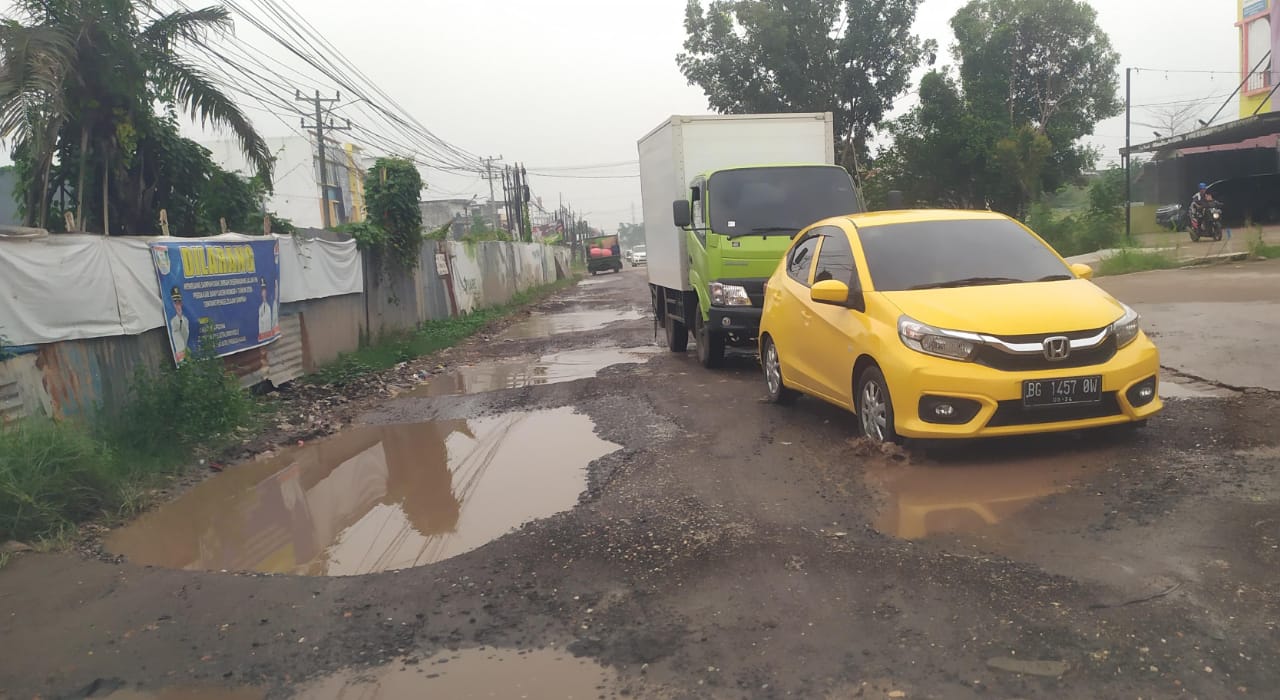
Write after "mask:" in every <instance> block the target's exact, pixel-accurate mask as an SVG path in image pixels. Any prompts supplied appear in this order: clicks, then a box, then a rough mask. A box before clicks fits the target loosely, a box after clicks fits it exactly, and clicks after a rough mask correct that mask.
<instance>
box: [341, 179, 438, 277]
mask: <svg viewBox="0 0 1280 700" xmlns="http://www.w3.org/2000/svg"><path fill="white" fill-rule="evenodd" d="M422 189H423V184H422V174H421V173H419V172H418V169H417V168H416V167H414V165H413V162H412V161H410V160H406V159H403V158H379V159H378V160H377V161H375V162H374V164H373V167H372V168H370V169H369V172H368V174H367V175H366V176H365V180H364V191H365V202H366V208H367V209H368V211H369V221H368V224H369V226H367V227H361V230H365V231H366V232H367V233H366V235H367V240H368V243H367V244H366V245H368V246H369V247H371V248H373V249H374V250H375V251H376V252H385V253H386V254H388V255H389V256H390V258H391V260H392V261H394V262H396V263H397V264H399V265H400V266H402V267H411V266H413V265H416V264H417V263H418V255H419V253H420V252H421V249H422V209H421V208H420V207H419V206H418V201H419V200H420V199H421V196H422ZM370 229H372V230H371V231H370ZM356 239H357V241H360V236H357V237H356Z"/></svg>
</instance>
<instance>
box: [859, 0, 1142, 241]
mask: <svg viewBox="0 0 1280 700" xmlns="http://www.w3.org/2000/svg"><path fill="white" fill-rule="evenodd" d="M951 26H952V29H953V30H954V31H955V34H956V44H955V47H954V48H953V55H954V57H955V59H956V61H957V62H958V78H957V77H952V74H951V73H950V72H948V71H945V70H944V71H935V72H933V73H931V74H930V75H928V76H926V77H925V78H924V79H923V80H922V81H921V86H920V103H919V105H918V106H917V107H916V108H915V109H913V110H912V111H911V112H910V113H909V114H908V115H906V116H905V117H903V118H902V119H899V120H898V121H897V122H895V123H894V124H893V125H891V126H890V128H889V131H890V132H891V133H892V134H893V135H894V145H893V147H892V149H891V150H890V151H889V152H887V153H884V154H881V159H880V160H881V161H882V163H880V164H878V165H881V164H882V165H883V166H884V167H885V170H886V171H887V172H888V175H887V179H888V180H889V185H887V186H897V187H899V188H901V189H903V190H904V191H908V192H910V193H911V194H913V195H915V198H916V199H917V201H923V202H927V203H939V204H958V205H962V206H968V207H982V206H990V207H992V208H994V209H997V210H1000V211H1004V212H1006V213H1009V214H1012V215H1015V216H1023V215H1025V214H1026V212H1027V208H1028V206H1029V204H1030V203H1031V202H1034V201H1035V200H1036V199H1037V198H1038V197H1039V196H1041V195H1042V194H1043V193H1044V192H1054V191H1057V190H1058V189H1060V188H1061V187H1062V186H1063V185H1065V184H1067V183H1069V182H1072V181H1078V180H1079V178H1080V175H1081V173H1082V172H1083V171H1084V170H1086V169H1088V168H1090V167H1092V165H1093V163H1094V162H1095V160H1096V154H1095V153H1094V152H1092V151H1091V150H1089V149H1088V148H1086V147H1085V146H1083V145H1081V143H1080V139H1081V138H1083V137H1084V136H1087V135H1089V134H1091V133H1093V129H1094V126H1095V125H1096V124H1097V123H1098V122H1099V121H1101V120H1103V119H1106V118H1108V117H1112V116H1115V115H1116V114H1119V112H1120V109H1121V104H1120V102H1119V100H1118V98H1117V96H1116V92H1117V91H1116V67H1117V65H1118V64H1119V57H1118V55H1117V54H1116V52H1115V51H1114V50H1112V48H1111V42H1110V40H1109V39H1108V38H1107V35H1106V34H1104V33H1103V32H1102V30H1101V29H1099V28H1098V25H1097V14H1096V12H1095V11H1094V10H1093V8H1092V7H1090V6H1089V5H1088V4H1087V3H1086V2H1083V1H1082V0H972V1H971V2H970V3H969V4H967V5H965V6H964V7H963V8H961V9H960V11H959V12H957V13H956V15H955V17H953V18H952V20H951ZM916 178H920V180H921V181H920V182H916V181H915V180H916Z"/></svg>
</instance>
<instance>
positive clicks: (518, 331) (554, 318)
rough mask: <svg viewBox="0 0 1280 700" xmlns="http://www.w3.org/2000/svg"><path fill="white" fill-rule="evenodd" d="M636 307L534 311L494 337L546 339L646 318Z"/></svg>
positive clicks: (502, 338)
mask: <svg viewBox="0 0 1280 700" xmlns="http://www.w3.org/2000/svg"><path fill="white" fill-rule="evenodd" d="M645 315H646V314H645V313H644V312H643V311H641V310H639V309H633V308H627V309H619V308H603V309H592V308H586V307H581V306H577V307H572V308H570V309H568V310H565V311H559V312H556V313H543V312H534V313H533V314H531V315H530V316H529V318H526V319H524V320H523V321H519V322H517V323H514V324H512V325H511V326H509V327H508V328H507V329H506V330H504V331H503V332H502V333H500V334H498V336H497V337H496V339H497V340H529V339H532V338H549V337H551V336H553V335H559V334H561V333H581V332H583V331H593V330H597V329H600V328H604V327H605V326H607V325H609V324H610V323H617V322H619V321H638V320H640V319H642V318H645Z"/></svg>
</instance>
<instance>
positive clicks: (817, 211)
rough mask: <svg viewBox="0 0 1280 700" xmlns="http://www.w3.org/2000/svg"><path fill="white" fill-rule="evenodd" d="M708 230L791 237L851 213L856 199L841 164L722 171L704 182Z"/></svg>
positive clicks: (732, 233) (721, 232) (850, 181)
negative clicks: (835, 165) (707, 203)
mask: <svg viewBox="0 0 1280 700" xmlns="http://www.w3.org/2000/svg"><path fill="white" fill-rule="evenodd" d="M707 191H708V194H709V195H710V197H711V201H710V206H709V207H708V209H709V213H710V214H711V230H712V231H715V232H716V233H719V234H722V235H726V236H731V237H735V236H752V235H756V236H761V235H763V236H773V235H783V236H793V235H795V234H796V233H797V232H798V231H800V229H802V228H804V227H806V226H808V225H809V224H812V223H813V222H815V221H819V220H822V219H825V218H827V217H831V216H839V215H842V214H854V213H857V211H858V198H857V196H856V195H855V194H854V192H853V181H852V180H850V178H849V174H848V173H846V172H845V171H844V169H843V168H837V167H834V166H794V167H778V168H744V169H740V170H724V171H721V172H718V173H715V174H714V175H712V176H711V179H710V181H709V182H708V183H707Z"/></svg>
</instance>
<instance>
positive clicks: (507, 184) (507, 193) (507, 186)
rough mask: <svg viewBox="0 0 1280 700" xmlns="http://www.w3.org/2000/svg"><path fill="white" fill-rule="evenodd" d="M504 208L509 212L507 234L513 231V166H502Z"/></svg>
mask: <svg viewBox="0 0 1280 700" xmlns="http://www.w3.org/2000/svg"><path fill="white" fill-rule="evenodd" d="M502 208H503V210H504V211H505V212H506V213H507V234H510V233H511V166H509V165H504V166H502Z"/></svg>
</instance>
